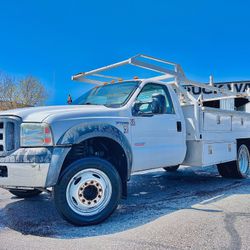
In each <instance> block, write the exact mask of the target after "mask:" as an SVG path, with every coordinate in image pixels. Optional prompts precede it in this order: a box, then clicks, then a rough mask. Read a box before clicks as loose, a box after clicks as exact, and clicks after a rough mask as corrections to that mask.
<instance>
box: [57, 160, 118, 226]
mask: <svg viewBox="0 0 250 250" xmlns="http://www.w3.org/2000/svg"><path fill="white" fill-rule="evenodd" d="M84 171H86V174H84V173H82V172H84ZM88 171H96V172H97V174H95V175H94V174H93V180H94V181H93V180H92V181H91V179H89V180H88V181H86V180H85V179H84V178H87V177H85V176H87V173H88ZM78 175H79V177H78ZM98 175H99V177H98ZM88 176H91V175H88ZM102 176H105V178H106V177H107V178H108V180H109V182H108V183H109V190H111V192H108V191H106V190H108V189H107V188H106V189H104V187H103V186H104V185H103V186H102V183H103V182H101V180H102V179H101V178H102ZM74 177H75V179H73V178H74ZM97 177H98V178H99V179H100V183H98V185H100V186H98V188H99V187H101V188H103V192H102V193H101V194H102V196H103V197H104V198H103V200H104V199H105V195H104V194H105V193H106V194H108V193H111V194H109V195H110V198H109V200H107V201H106V203H105V206H104V207H102V210H100V211H98V212H97V213H96V214H90V215H87V214H86V213H87V212H85V211H88V210H87V209H86V207H87V206H90V205H89V202H91V203H92V201H94V202H95V203H97V204H98V206H99V204H101V200H99V201H96V199H99V198H98V197H99V196H101V195H100V194H99V193H96V191H95V190H93V189H95V188H96V187H97V181H96V180H97V179H96V178H97ZM106 180H107V179H106ZM92 182H93V183H94V182H95V183H94V184H92ZM71 185H73V186H74V185H75V190H77V192H75V193H73V194H72V195H71V193H70V191H69V190H71V189H70V187H71ZM106 187H107V186H106ZM87 188H89V190H87ZM91 188H92V189H91ZM98 188H97V192H98ZM90 189H91V190H92V191H93V192H92V191H91V190H90ZM72 190H73V189H72ZM81 190H83V191H81ZM86 190H87V192H86ZM99 190H100V189H99ZM89 191H91V192H92V193H91V195H93V197H92V196H90V197H85V196H87V195H89V193H88V192H89ZM81 192H82V193H81ZM76 193H77V195H76ZM121 193H122V186H121V178H120V176H119V174H118V172H117V170H116V169H115V167H114V166H113V165H112V164H111V163H110V162H108V161H106V160H103V159H99V158H94V157H93V158H85V159H80V160H77V161H75V162H73V163H71V164H70V165H69V166H68V167H67V168H66V169H65V170H64V171H63V172H62V174H61V176H60V178H59V182H58V184H57V185H56V186H55V187H54V200H55V206H56V208H57V210H58V212H59V213H60V215H61V216H62V217H63V218H64V219H66V220H67V221H68V222H70V223H72V224H74V225H78V226H87V225H94V224H98V223H100V222H102V221H104V220H105V219H107V218H108V217H109V216H110V215H111V214H112V213H113V211H114V210H115V209H116V208H117V206H118V202H119V200H120V198H121ZM98 194H99V195H98ZM74 195H75V196H74ZM85 199H86V200H85ZM100 199H102V198H100ZM74 203H75V204H74ZM74 206H75V207H74ZM83 206H85V207H84V208H83V212H82V211H79V209H82V207H83ZM92 206H93V207H94V209H95V206H96V207H97V205H95V204H94V205H92ZM84 209H86V210H85V211H84ZM90 209H92V208H90Z"/></svg>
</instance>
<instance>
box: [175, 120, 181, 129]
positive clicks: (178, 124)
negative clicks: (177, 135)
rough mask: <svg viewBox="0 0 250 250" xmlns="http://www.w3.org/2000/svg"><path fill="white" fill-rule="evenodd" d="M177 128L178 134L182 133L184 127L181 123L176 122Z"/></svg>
mask: <svg viewBox="0 0 250 250" xmlns="http://www.w3.org/2000/svg"><path fill="white" fill-rule="evenodd" d="M176 128H177V132H181V131H182V125H181V122H180V121H178V122H176Z"/></svg>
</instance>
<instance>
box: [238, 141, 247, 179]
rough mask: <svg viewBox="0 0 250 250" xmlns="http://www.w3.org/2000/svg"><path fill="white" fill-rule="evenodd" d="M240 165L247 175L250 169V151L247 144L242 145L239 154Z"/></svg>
mask: <svg viewBox="0 0 250 250" xmlns="http://www.w3.org/2000/svg"><path fill="white" fill-rule="evenodd" d="M238 166H239V170H240V172H241V173H242V174H244V175H246V174H247V173H248V170H249V151H248V148H247V147H246V146H245V145H241V146H240V148H239V155H238Z"/></svg>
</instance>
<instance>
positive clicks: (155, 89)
mask: <svg viewBox="0 0 250 250" xmlns="http://www.w3.org/2000/svg"><path fill="white" fill-rule="evenodd" d="M154 94H162V95H163V96H164V97H165V100H166V114H174V113H175V112H174V107H173V103H172V100H171V97H170V94H169V92H168V89H167V87H166V86H164V85H161V84H155V83H149V84H147V85H145V86H144V87H143V89H142V91H141V92H140V94H139V95H138V96H137V98H136V102H140V103H143V104H142V105H141V106H140V111H141V112H143V113H144V112H150V111H151V110H150V109H151V105H150V102H152V96H153V95H154Z"/></svg>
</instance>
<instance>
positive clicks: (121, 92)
mask: <svg viewBox="0 0 250 250" xmlns="http://www.w3.org/2000/svg"><path fill="white" fill-rule="evenodd" d="M139 83H140V82H139V81H128V82H123V83H114V84H107V85H103V86H97V87H95V88H93V89H91V90H90V91H88V92H87V93H85V94H83V95H82V96H80V97H79V98H78V99H77V100H75V101H74V102H73V104H75V105H104V106H107V107H112V108H116V107H121V106H123V105H124V104H126V102H127V101H128V99H129V98H130V96H131V95H132V94H133V93H134V91H135V90H136V88H137V87H138V86H139Z"/></svg>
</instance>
